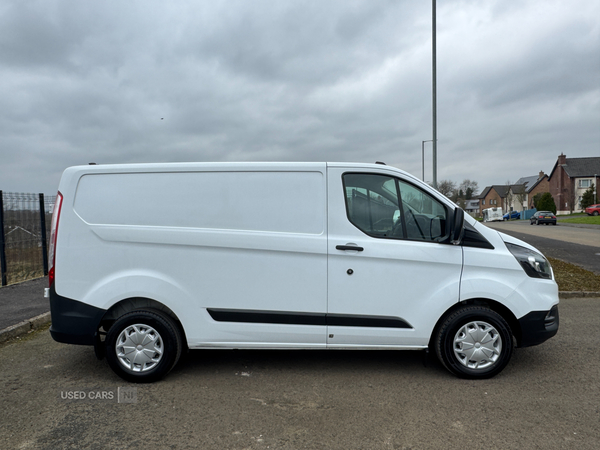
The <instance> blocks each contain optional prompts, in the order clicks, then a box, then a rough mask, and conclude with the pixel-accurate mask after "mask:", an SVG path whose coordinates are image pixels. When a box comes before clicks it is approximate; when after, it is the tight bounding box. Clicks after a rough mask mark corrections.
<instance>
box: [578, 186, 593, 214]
mask: <svg viewBox="0 0 600 450" xmlns="http://www.w3.org/2000/svg"><path fill="white" fill-rule="evenodd" d="M595 203H596V201H595V199H594V183H592V185H591V186H590V187H589V188H588V189H587V190H586V191H585V192H584V193H583V195H582V196H581V209H585V208H587V207H588V206H590V205H593V204H595Z"/></svg>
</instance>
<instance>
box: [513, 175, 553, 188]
mask: <svg viewBox="0 0 600 450" xmlns="http://www.w3.org/2000/svg"><path fill="white" fill-rule="evenodd" d="M545 176H546V175H544V176H543V177H541V178H540V176H539V175H532V176H530V177H523V178H519V179H518V180H517V182H516V183H515V184H524V185H525V192H530V191H531V190H532V189H533V188H534V187H535V186H536V185H537V184H538V183H539V181H540V180H542V179H543V178H544V177H545Z"/></svg>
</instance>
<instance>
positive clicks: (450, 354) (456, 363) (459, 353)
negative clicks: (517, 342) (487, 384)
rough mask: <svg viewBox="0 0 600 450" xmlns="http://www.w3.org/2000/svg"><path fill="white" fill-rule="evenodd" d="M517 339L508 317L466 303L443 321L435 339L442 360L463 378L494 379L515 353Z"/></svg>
mask: <svg viewBox="0 0 600 450" xmlns="http://www.w3.org/2000/svg"><path fill="white" fill-rule="evenodd" d="M512 350H513V341H512V333H511V330H510V327H509V325H508V323H507V322H506V320H504V318H503V317H502V316H501V315H500V314H498V313H496V312H495V311H492V310H491V309H489V308H486V307H483V306H466V307H464V308H461V309H459V310H458V311H455V312H454V313H452V314H451V315H450V316H448V317H447V318H446V320H445V321H444V322H443V323H442V326H441V327H440V329H439V331H438V333H437V336H436V338H435V351H436V354H437V356H438V358H439V360H440V362H441V363H442V364H443V365H444V367H446V369H448V370H449V371H450V372H452V373H453V374H454V375H456V376H458V377H461V378H471V379H478V378H491V377H493V376H495V375H497V374H499V373H500V372H501V371H502V370H503V369H504V368H505V367H506V365H507V364H508V362H509V361H510V358H511V356H512Z"/></svg>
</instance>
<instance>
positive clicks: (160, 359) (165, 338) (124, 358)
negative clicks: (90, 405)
mask: <svg viewBox="0 0 600 450" xmlns="http://www.w3.org/2000/svg"><path fill="white" fill-rule="evenodd" d="M105 346H106V359H107V361H108V364H109V365H110V367H111V369H112V370H113V371H114V372H115V373H116V374H117V375H119V376H120V377H121V378H123V379H124V380H127V381H132V382H134V383H151V382H154V381H157V380H160V379H161V378H163V377H164V376H165V375H166V374H167V373H169V372H170V371H171V369H172V368H173V367H174V366H175V364H177V361H178V360H179V357H180V356H181V350H182V339H181V334H180V332H179V329H178V328H177V325H175V324H174V322H173V320H172V319H171V318H170V317H169V316H167V315H166V314H163V313H162V312H160V311H154V310H152V311H149V310H138V311H132V312H130V313H127V314H124V315H123V316H121V317H120V318H119V319H118V320H117V321H116V322H115V323H114V325H113V326H112V327H110V329H109V330H108V333H107V335H106V341H105Z"/></svg>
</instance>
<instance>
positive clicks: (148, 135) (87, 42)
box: [0, 0, 600, 194]
mask: <svg viewBox="0 0 600 450" xmlns="http://www.w3.org/2000/svg"><path fill="white" fill-rule="evenodd" d="M599 18H600V2H599V1H598V0H569V1H564V0H519V1H512V0H511V1H509V0H438V6H437V22H438V26H437V46H438V48H437V57H438V161H439V167H438V180H441V179H450V180H453V181H455V182H457V183H460V182H461V181H462V180H463V179H464V178H470V179H473V180H476V181H478V183H479V187H480V189H483V188H484V187H485V186H486V185H490V184H505V183H506V181H507V180H510V181H513V182H514V181H516V180H517V179H518V178H520V177H523V176H530V175H535V174H537V173H538V172H539V171H540V170H543V171H545V172H546V173H549V172H550V171H551V170H552V167H553V165H554V163H555V162H556V158H557V156H558V155H559V154H560V153H561V152H564V153H565V154H566V155H567V157H584V156H600V20H599ZM431 104H432V100H431V2H429V1H424V0H403V1H400V0H397V1H383V0H381V1H378V0H368V1H359V0H356V1H351V0H344V1H341V0H340V1H326V0H318V1H283V0H271V1H257V0H252V1H251V0H245V1H216V0H210V1H199V0H197V1H189V2H185V1H177V2H165V1H164V0H162V1H151V0H143V1H123V0H119V1H102V2H97V1H96V2H92V1H83V0H40V1H34V0H29V1H23V0H3V1H2V3H1V4H0V105H1V108H0V190H4V191H12V192H15V191H16V192H45V193H47V194H55V193H56V190H57V188H58V182H59V179H60V175H61V173H62V171H63V170H64V169H65V168H66V167H68V166H72V165H77V164H87V163H89V162H97V163H110V164H112V163H123V162H135V163H137V162H170V161H358V162H375V161H385V162H386V163H387V164H390V165H394V166H396V167H399V168H401V169H404V170H406V171H408V172H410V173H412V174H414V175H416V176H418V177H421V141H423V140H429V139H431V138H432V125H431V124H432V118H431V112H432V106H431ZM425 178H426V180H427V181H431V179H432V176H431V144H430V143H428V144H426V176H425Z"/></svg>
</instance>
